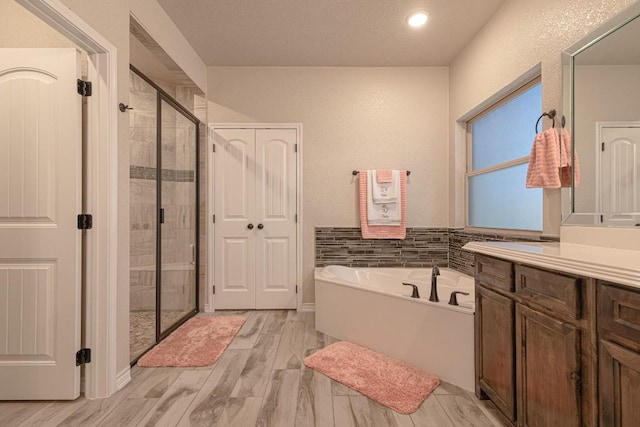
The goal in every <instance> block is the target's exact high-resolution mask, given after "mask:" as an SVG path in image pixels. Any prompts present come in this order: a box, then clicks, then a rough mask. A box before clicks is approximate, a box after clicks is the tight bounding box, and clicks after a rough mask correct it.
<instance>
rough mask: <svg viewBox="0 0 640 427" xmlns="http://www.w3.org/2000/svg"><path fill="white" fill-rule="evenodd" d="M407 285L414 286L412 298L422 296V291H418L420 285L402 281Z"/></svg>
mask: <svg viewBox="0 0 640 427" xmlns="http://www.w3.org/2000/svg"><path fill="white" fill-rule="evenodd" d="M402 284H403V285H405V286H411V287H412V288H413V292H411V298H420V293H418V287H417V286H416V285H414V284H413V283H402Z"/></svg>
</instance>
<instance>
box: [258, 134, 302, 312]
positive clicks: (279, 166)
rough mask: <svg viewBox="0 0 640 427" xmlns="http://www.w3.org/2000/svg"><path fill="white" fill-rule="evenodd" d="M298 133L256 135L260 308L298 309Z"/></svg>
mask: <svg viewBox="0 0 640 427" xmlns="http://www.w3.org/2000/svg"><path fill="white" fill-rule="evenodd" d="M296 141H297V138H296V130H295V129H258V130H256V153H257V155H256V160H257V163H256V178H257V180H256V222H257V224H258V225H257V226H256V230H255V234H256V246H255V248H256V308H261V309H275V308H296V289H295V286H296V223H295V214H296V193H297V189H296V152H295V144H296Z"/></svg>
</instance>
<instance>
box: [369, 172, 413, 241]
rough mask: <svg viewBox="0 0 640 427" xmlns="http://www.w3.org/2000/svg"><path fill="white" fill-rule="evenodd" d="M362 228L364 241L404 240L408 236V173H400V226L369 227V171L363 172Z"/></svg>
mask: <svg viewBox="0 0 640 427" xmlns="http://www.w3.org/2000/svg"><path fill="white" fill-rule="evenodd" d="M359 179H360V182H359V186H360V228H361V229H362V238H363V239H404V238H405V237H406V235H407V172H406V171H400V204H401V206H400V209H401V212H400V215H401V220H400V225H369V222H368V221H367V171H366V170H361V171H360V175H359Z"/></svg>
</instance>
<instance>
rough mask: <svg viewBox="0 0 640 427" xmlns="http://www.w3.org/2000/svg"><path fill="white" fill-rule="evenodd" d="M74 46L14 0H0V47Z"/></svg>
mask: <svg viewBox="0 0 640 427" xmlns="http://www.w3.org/2000/svg"><path fill="white" fill-rule="evenodd" d="M7 47H9V48H16V47H28V48H36V47H76V46H75V44H73V43H72V42H71V41H69V40H68V39H67V38H66V37H64V36H63V35H61V34H60V33H58V32H57V31H55V30H53V29H52V28H51V27H50V26H49V25H47V24H45V23H44V22H42V21H41V20H40V19H39V18H36V17H35V16H34V15H33V14H32V13H31V12H29V11H28V10H26V9H25V8H24V7H22V6H20V5H19V4H18V3H16V2H15V1H1V2H0V48H7Z"/></svg>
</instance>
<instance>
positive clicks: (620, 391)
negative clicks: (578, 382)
mask: <svg viewBox="0 0 640 427" xmlns="http://www.w3.org/2000/svg"><path fill="white" fill-rule="evenodd" d="M638 396H640V354H638V353H636V352H633V351H630V350H627V349H625V348H623V347H620V346H618V345H616V344H613V343H611V342H609V341H604V340H601V341H600V425H603V426H616V427H618V426H624V427H626V426H638V425H640V404H638V403H639V402H638Z"/></svg>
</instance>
